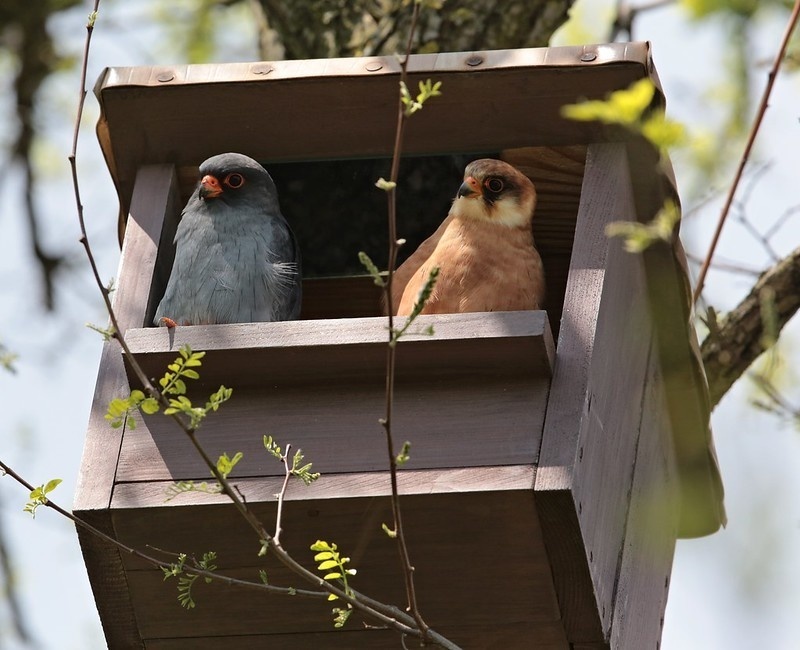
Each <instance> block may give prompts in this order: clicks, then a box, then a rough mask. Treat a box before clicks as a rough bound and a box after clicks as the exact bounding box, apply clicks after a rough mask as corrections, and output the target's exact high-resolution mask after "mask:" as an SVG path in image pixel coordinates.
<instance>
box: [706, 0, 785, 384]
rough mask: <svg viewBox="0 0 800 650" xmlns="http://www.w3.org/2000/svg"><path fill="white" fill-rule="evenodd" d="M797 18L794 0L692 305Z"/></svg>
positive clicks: (731, 201)
mask: <svg viewBox="0 0 800 650" xmlns="http://www.w3.org/2000/svg"><path fill="white" fill-rule="evenodd" d="M799 18H800V0H795V3H794V8H793V9H792V14H791V16H789V21H788V23H787V24H786V30H785V31H784V34H783V38H782V39H781V44H780V47H779V48H778V53H777V54H776V55H775V60H774V62H773V63H772V68H771V69H770V71H769V75H768V76H767V85H766V86H765V87H764V92H763V94H762V95H761V103H760V104H759V106H758V112H757V113H756V117H755V120H754V121H753V126H752V128H751V129H750V135H748V137H747V144H745V147H744V151H743V152H742V157H741V159H740V160H739V166H738V167H737V168H736V174H735V176H734V178H733V183H731V188H730V190H729V191H728V196H727V198H726V199H725V205H724V206H723V207H722V212H721V213H720V215H719V220H718V221H717V227H716V229H715V230H714V235H713V237H712V238H711V245H710V246H709V248H708V254H707V255H706V258H705V261H704V262H703V266H702V267H701V268H700V274H699V275H698V277H697V286H695V289H694V295H693V296H692V303H693V304H696V303H697V300H698V298H699V297H700V294H701V293H702V292H703V285H704V284H705V280H706V274H707V273H708V267H709V265H710V264H711V258H712V257H713V256H714V251H715V250H716V248H717V242H718V241H719V236H720V234H721V233H722V227H723V226H724V225H725V220H726V219H727V217H728V213H729V212H730V209H731V205H732V204H733V197H734V196H735V194H736V189H737V188H738V187H739V182H740V181H741V178H742V174H743V173H744V168H745V165H746V164H747V161H748V160H749V158H750V152H751V151H752V149H753V144H754V143H755V140H756V136H757V135H758V131H759V129H760V128H761V123H762V121H763V120H764V115H765V114H766V112H767V107H768V106H769V98H770V95H771V94H772V86H773V85H774V84H775V79H776V78H777V76H778V70H780V67H781V62H782V61H783V59H784V57H785V56H786V48H787V47H788V46H789V39H790V38H791V36H792V32H794V28H795V26H796V25H797V21H798V19H799ZM748 365H749V364H748ZM740 374H741V373H740ZM738 376H739V375H737V377H738ZM726 390H727V389H726Z"/></svg>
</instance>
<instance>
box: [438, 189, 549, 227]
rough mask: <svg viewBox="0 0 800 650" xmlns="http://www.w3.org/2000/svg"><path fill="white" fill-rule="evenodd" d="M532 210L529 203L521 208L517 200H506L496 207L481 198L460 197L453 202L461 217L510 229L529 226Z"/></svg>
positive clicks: (498, 202)
mask: <svg viewBox="0 0 800 650" xmlns="http://www.w3.org/2000/svg"><path fill="white" fill-rule="evenodd" d="M532 208H533V206H532V205H531V204H530V202H528V201H526V202H525V205H524V206H520V204H519V203H518V202H517V200H516V199H515V198H504V199H501V200H500V201H496V202H495V203H494V205H490V204H488V203H486V201H484V200H483V199H482V198H480V197H475V198H468V197H466V196H459V197H458V198H456V200H455V201H453V211H454V212H455V213H456V214H457V215H459V216H460V217H464V218H467V219H475V220H477V221H488V222H491V223H497V224H502V225H504V226H508V227H509V228H518V227H520V226H526V225H528V223H530V213H531V211H532Z"/></svg>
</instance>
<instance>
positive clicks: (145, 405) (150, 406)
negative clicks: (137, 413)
mask: <svg viewBox="0 0 800 650" xmlns="http://www.w3.org/2000/svg"><path fill="white" fill-rule="evenodd" d="M139 408H140V409H142V411H144V412H145V413H146V414H147V415H153V414H154V413H158V411H159V409H160V408H161V407H160V405H159V403H158V400H157V399H156V398H155V397H148V398H147V399H145V400H144V401H143V402H142V403H141V404H140V405H139Z"/></svg>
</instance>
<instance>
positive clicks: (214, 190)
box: [200, 174, 222, 199]
mask: <svg viewBox="0 0 800 650" xmlns="http://www.w3.org/2000/svg"><path fill="white" fill-rule="evenodd" d="M220 194H222V186H221V185H220V184H219V181H218V180H217V178H216V176H211V175H210V174H207V175H206V176H203V180H201V181H200V198H201V199H213V198H215V197H217V196H219V195H220Z"/></svg>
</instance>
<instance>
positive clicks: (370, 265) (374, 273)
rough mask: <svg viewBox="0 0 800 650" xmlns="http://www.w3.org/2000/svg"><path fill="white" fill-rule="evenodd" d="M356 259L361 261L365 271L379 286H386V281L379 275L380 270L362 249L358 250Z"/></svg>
mask: <svg viewBox="0 0 800 650" xmlns="http://www.w3.org/2000/svg"><path fill="white" fill-rule="evenodd" d="M358 261H359V262H361V265H362V266H363V267H364V268H365V269H367V273H369V274H370V276H371V277H372V281H373V282H374V283H375V284H376V285H377V286H379V287H381V288H383V287H385V286H386V281H385V280H384V279H383V277H382V276H381V272H380V270H378V267H377V266H376V265H375V262H373V261H372V259H371V258H370V256H369V255H367V254H366V253H365V252H364V251H359V252H358Z"/></svg>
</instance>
